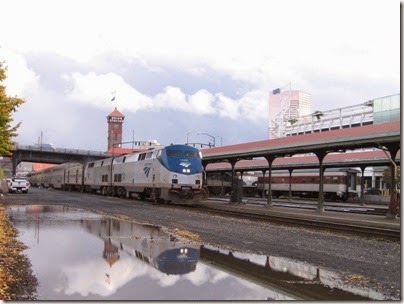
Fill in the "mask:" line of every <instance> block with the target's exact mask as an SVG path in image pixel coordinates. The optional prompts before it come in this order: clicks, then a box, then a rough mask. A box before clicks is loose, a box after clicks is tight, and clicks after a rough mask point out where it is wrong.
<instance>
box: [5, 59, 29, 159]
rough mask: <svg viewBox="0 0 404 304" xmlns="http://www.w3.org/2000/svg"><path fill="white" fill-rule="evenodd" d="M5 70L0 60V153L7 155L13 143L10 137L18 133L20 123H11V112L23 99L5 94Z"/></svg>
mask: <svg viewBox="0 0 404 304" xmlns="http://www.w3.org/2000/svg"><path fill="white" fill-rule="evenodd" d="M6 71H7V67H5V66H4V62H0V155H4V156H9V155H10V154H11V150H12V148H13V145H14V142H13V141H12V138H13V137H15V136H17V135H18V134H17V129H18V127H19V126H20V124H21V122H19V123H17V124H16V125H15V126H12V125H11V124H12V122H13V118H12V114H13V112H15V111H16V110H17V108H18V107H19V106H20V105H21V104H23V103H24V102H25V100H24V99H21V98H18V97H17V96H15V97H9V96H7V94H6V87H5V86H4V85H3V81H4V80H5V79H6V78H7V76H6Z"/></svg>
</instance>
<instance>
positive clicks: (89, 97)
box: [63, 72, 268, 121]
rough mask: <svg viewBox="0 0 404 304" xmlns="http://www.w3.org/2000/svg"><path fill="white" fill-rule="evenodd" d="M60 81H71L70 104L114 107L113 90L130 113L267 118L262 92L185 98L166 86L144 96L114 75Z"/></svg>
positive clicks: (69, 77)
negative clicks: (172, 112)
mask: <svg viewBox="0 0 404 304" xmlns="http://www.w3.org/2000/svg"><path fill="white" fill-rule="evenodd" d="M63 79H64V80H66V81H68V82H71V87H72V90H71V91H70V92H69V94H68V99H69V100H70V101H71V102H79V103H81V104H83V103H87V104H89V105H92V106H95V107H98V108H102V109H107V108H111V105H112V104H114V103H113V102H111V100H110V99H111V97H112V96H113V94H112V92H114V91H115V90H116V94H115V96H116V104H117V105H118V106H119V109H121V110H126V111H130V112H138V111H145V110H151V111H158V110H160V109H170V110H175V111H181V112H187V113H192V114H194V115H220V116H222V117H226V118H230V119H234V120H235V119H240V118H243V119H247V120H250V121H262V120H263V119H266V118H267V113H268V110H267V103H268V98H267V93H266V92H263V91H251V92H247V93H246V94H245V95H243V96H242V97H241V98H240V99H237V100H236V99H232V98H230V97H227V96H225V95H224V94H222V93H218V94H215V95H213V94H212V93H210V92H208V91H207V90H205V89H202V90H199V91H197V92H196V93H195V94H192V95H188V94H185V93H184V92H183V91H182V90H181V89H180V88H177V87H172V86H168V87H166V88H164V90H163V92H161V93H158V94H156V95H155V96H148V95H146V94H143V93H141V92H139V91H138V90H136V89H135V88H133V87H132V86H130V85H129V84H128V83H126V82H125V80H124V79H123V78H122V77H121V76H119V75H116V74H114V73H108V74H101V75H98V74H96V73H94V72H90V73H87V74H80V73H72V74H71V75H63Z"/></svg>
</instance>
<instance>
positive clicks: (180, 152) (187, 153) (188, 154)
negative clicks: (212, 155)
mask: <svg viewBox="0 0 404 304" xmlns="http://www.w3.org/2000/svg"><path fill="white" fill-rule="evenodd" d="M167 156H178V157H183V156H185V157H199V153H198V151H183V150H168V149H167Z"/></svg>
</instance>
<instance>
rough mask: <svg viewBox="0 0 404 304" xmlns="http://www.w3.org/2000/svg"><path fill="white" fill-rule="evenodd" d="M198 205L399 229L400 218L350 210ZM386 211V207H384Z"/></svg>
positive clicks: (340, 223) (249, 205)
mask: <svg viewBox="0 0 404 304" xmlns="http://www.w3.org/2000/svg"><path fill="white" fill-rule="evenodd" d="M199 205H202V206H204V207H205V208H208V209H218V210H220V209H222V210H234V211H236V210H237V211H240V212H245V213H250V214H259V215H270V216H279V217H285V218H289V219H299V220H305V221H313V222H314V221H316V222H319V221H320V222H324V223H330V224H336V225H352V226H355V227H361V228H365V229H366V227H368V228H369V229H388V230H392V231H396V232H400V231H401V218H400V217H399V218H397V219H388V218H386V217H385V216H379V215H368V214H357V213H350V212H336V211H323V212H319V211H317V210H310V209H300V208H299V209H298V208H288V207H281V206H271V207H269V206H266V205H263V204H261V205H258V204H238V203H236V204H234V203H232V204H231V203H229V202H228V201H224V200H222V201H215V200H209V201H202V202H200V203H199ZM386 213H387V209H386Z"/></svg>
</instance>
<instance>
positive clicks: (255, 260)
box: [201, 246, 385, 300]
mask: <svg viewBox="0 0 404 304" xmlns="http://www.w3.org/2000/svg"><path fill="white" fill-rule="evenodd" d="M205 261H206V262H209V263H210V264H211V266H216V267H218V268H221V269H225V270H226V272H231V273H232V274H234V275H237V276H240V277H243V278H245V279H248V280H251V281H254V282H257V283H259V284H260V285H263V286H267V287H269V288H270V289H272V290H276V291H277V292H278V293H279V294H283V295H287V296H289V297H292V298H300V299H305V300H326V299H333V300H369V299H373V300H385V296H384V295H383V294H382V293H380V292H378V291H376V290H373V289H371V288H367V287H360V286H352V285H351V284H347V283H346V282H344V281H343V279H342V278H341V277H340V276H339V275H338V274H337V273H335V272H332V271H329V270H325V269H320V268H318V267H316V266H314V265H310V264H307V263H302V262H298V261H294V260H291V259H288V258H284V257H275V256H263V255H253V254H244V253H240V252H231V251H227V250H220V249H217V248H215V247H209V246H201V262H202V263H203V262H205Z"/></svg>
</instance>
